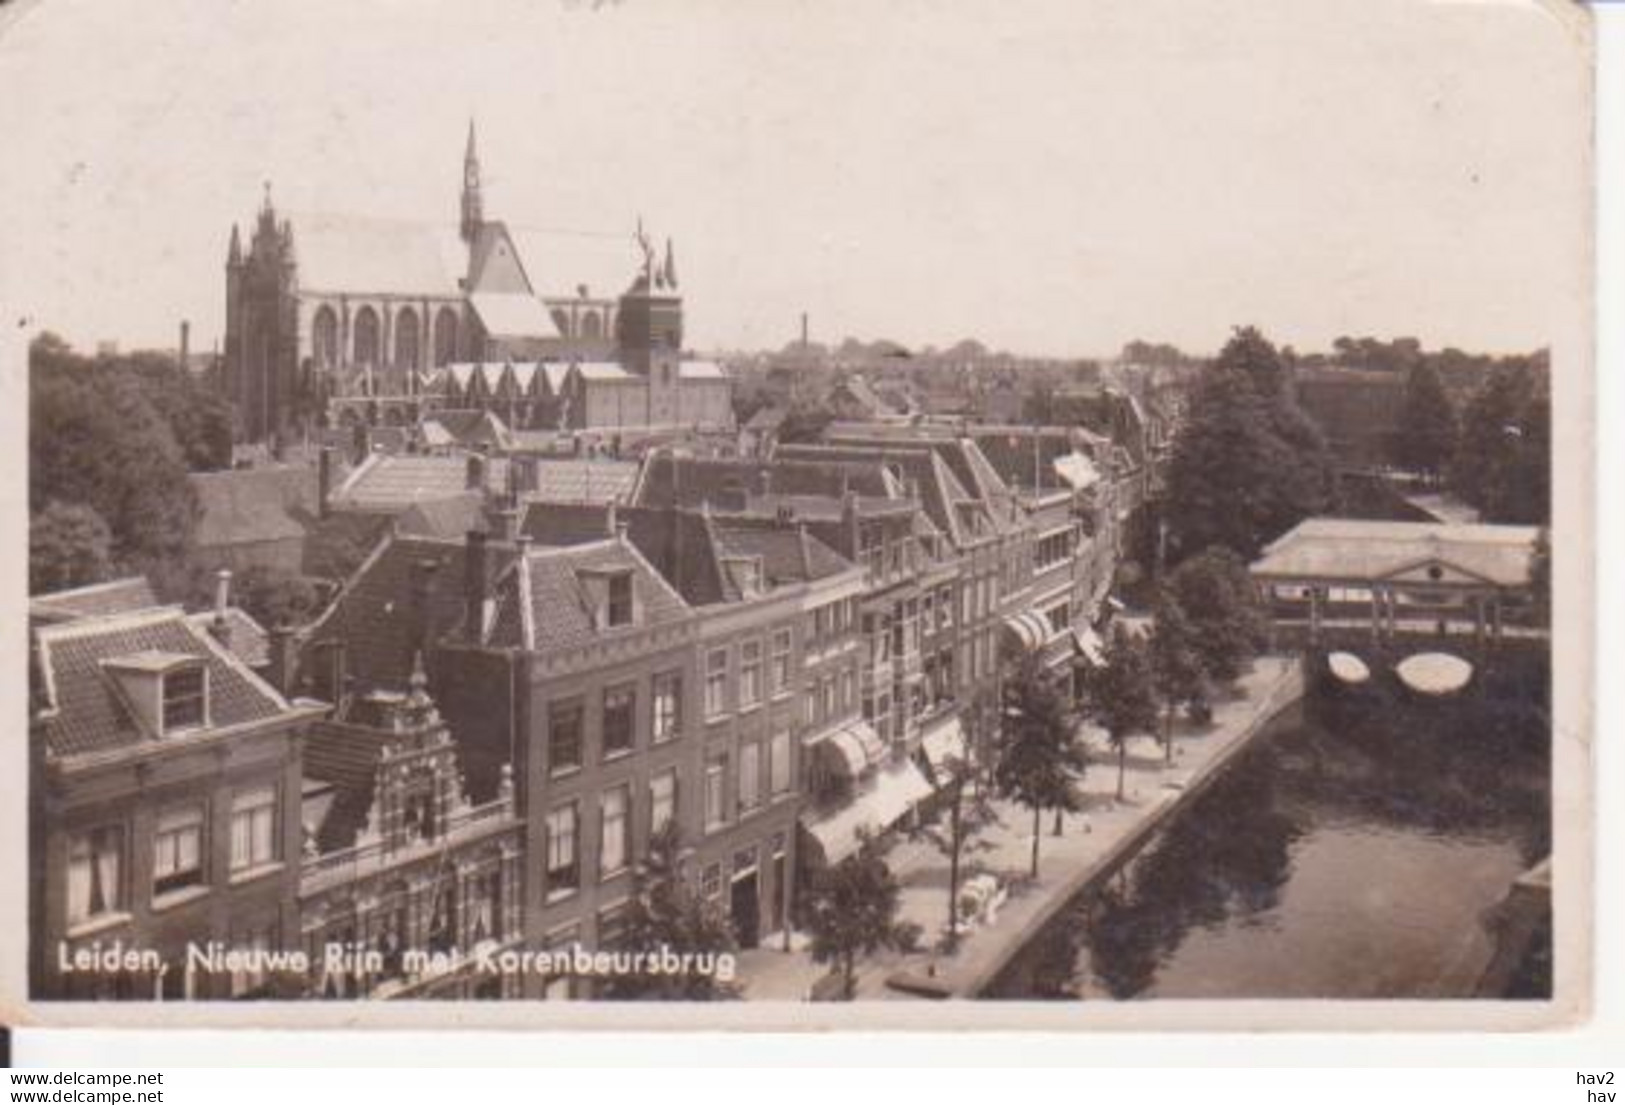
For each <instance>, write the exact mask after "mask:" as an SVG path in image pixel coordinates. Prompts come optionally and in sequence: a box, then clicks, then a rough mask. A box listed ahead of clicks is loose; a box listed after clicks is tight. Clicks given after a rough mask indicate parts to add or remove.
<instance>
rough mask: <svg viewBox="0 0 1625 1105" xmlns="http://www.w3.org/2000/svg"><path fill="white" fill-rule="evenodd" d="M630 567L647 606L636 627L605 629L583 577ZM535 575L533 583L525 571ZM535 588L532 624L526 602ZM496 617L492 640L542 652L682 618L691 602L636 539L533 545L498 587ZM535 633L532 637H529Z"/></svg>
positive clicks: (643, 605)
mask: <svg viewBox="0 0 1625 1105" xmlns="http://www.w3.org/2000/svg"><path fill="white" fill-rule="evenodd" d="M617 569H624V570H626V571H630V572H631V573H632V576H633V587H634V590H635V593H636V595H637V602H638V605H639V607H640V609H641V615H640V620H639V622H638V624H637V625H636V626H635V627H628V628H624V629H603V628H600V627H598V626H595V625H594V624H593V620H592V612H591V608H590V606H589V605H588V597H587V591H586V588H585V586H584V585H583V576H584V574H585V573H591V572H603V571H615V570H617ZM520 572H525V573H527V574H528V576H529V582H528V587H527V586H524V585H522V584H521V581H520V579H519V573H520ZM527 590H528V592H529V596H528V597H529V601H530V604H531V609H530V614H529V618H528V621H529V623H530V624H529V626H528V629H527V626H526V621H527V618H526V617H525V615H524V613H523V611H522V610H521V605H522V603H523V602H524V601H525V598H526V594H525V592H526V591H527ZM496 599H497V602H496V617H495V619H494V621H493V624H492V629H491V634H490V637H489V639H488V641H487V643H488V644H491V645H494V646H496V647H498V648H526V647H529V648H534V650H535V651H538V652H552V651H562V650H570V649H577V648H580V647H582V646H583V645H587V644H590V643H592V642H593V641H597V640H601V639H603V638H605V637H609V636H614V635H616V634H620V633H626V632H630V631H632V630H634V629H642V628H645V627H647V626H651V625H661V624H668V623H672V622H677V621H681V620H682V619H684V618H686V617H687V616H688V615H689V610H688V606H687V604H686V603H684V601H683V599H682V598H681V597H680V596H679V595H678V594H677V592H676V591H675V590H673V589H672V587H671V586H670V585H669V584H668V583H667V582H666V581H665V580H664V579H662V578H661V577H660V574H659V573H658V572H656V571H655V570H654V569H653V568H652V567H651V566H650V565H649V563H648V561H646V560H645V559H644V558H643V557H642V556H641V555H639V554H638V552H637V550H636V549H635V548H634V547H633V546H632V545H630V544H623V543H622V542H620V541H616V540H612V539H605V540H603V541H601V542H596V543H594V544H589V545H576V546H572V547H569V548H554V549H532V550H531V551H530V552H529V554H528V555H527V556H526V558H525V559H524V560H523V561H514V562H512V563H510V565H509V567H508V570H506V571H504V572H503V573H502V576H501V577H500V579H499V580H498V583H497V587H496ZM527 632H528V634H529V635H530V636H531V640H530V641H528V642H527V641H526V636H527Z"/></svg>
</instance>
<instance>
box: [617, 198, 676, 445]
mask: <svg viewBox="0 0 1625 1105" xmlns="http://www.w3.org/2000/svg"><path fill="white" fill-rule="evenodd" d="M638 245H639V246H640V247H641V248H642V250H643V269H642V271H641V272H640V273H639V274H638V277H637V279H636V280H634V281H633V282H632V286H631V287H630V288H628V289H627V290H626V293H625V294H624V295H622V296H621V303H620V310H619V311H618V312H617V313H616V316H615V341H616V345H617V346H618V347H619V351H620V358H621V364H623V365H624V366H625V367H626V369H627V370H628V371H629V372H632V373H634V374H636V375H638V376H641V377H643V379H644V382H645V386H646V389H647V390H646V394H647V395H648V404H649V405H648V424H649V425H651V426H678V425H681V424H682V422H683V410H682V404H681V401H680V395H681V388H682V383H681V379H682V364H681V362H682V356H683V298H682V296H681V295H680V294H678V291H677V262H676V258H675V255H674V251H673V249H672V244H671V241H670V240H669V239H668V240H667V242H666V256H665V259H664V260H663V261H657V260H656V259H655V251H654V247H653V246H652V245H651V244H650V243H649V239H648V238H647V237H646V236H645V235H644V233H643V227H642V225H641V224H640V225H639V226H638Z"/></svg>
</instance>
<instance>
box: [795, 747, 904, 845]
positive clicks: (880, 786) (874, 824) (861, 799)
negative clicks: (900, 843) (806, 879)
mask: <svg viewBox="0 0 1625 1105" xmlns="http://www.w3.org/2000/svg"><path fill="white" fill-rule="evenodd" d="M930 793H931V784H930V783H929V782H928V781H926V778H925V774H924V773H923V772H921V771H920V769H919V768H918V767H916V766H915V765H914V762H913V761H912V760H899V761H897V762H896V763H891V764H887V765H886V766H885V767H883V768H881V769H880V770H879V771H877V772H876V773H875V774H874V776H873V778H871V779H870V780H868V781H867V782H866V783H865V784H864V786H863V787H862V788H861V789H860V790H859V791H858V793H856V794H855V795H853V797H852V801H850V802H848V803H847V804H846V805H844V806H842V807H841V808H840V809H838V810H835V811H834V812H832V813H829V814H825V815H823V816H820V817H810V818H809V817H803V819H802V822H801V824H802V827H803V828H805V829H806V830H807V832H808V833H810V834H811V835H812V837H813V838H814V839H815V840H817V841H818V845H819V847H820V848H821V849H822V850H823V852H824V861H825V862H826V863H831V864H835V863H839V862H841V860H843V859H845V858H846V857H847V856H849V855H851V854H852V853H853V852H855V851H857V850H858V833H859V832H860V831H864V830H867V831H868V832H870V833H873V834H879V833H882V832H884V831H885V830H887V829H889V828H891V827H892V826H893V825H895V824H896V823H897V822H898V821H899V820H901V819H902V818H903V817H904V815H906V814H907V813H908V811H909V810H911V809H912V808H913V807H914V805H915V803H917V802H919V801H920V799H922V798H925V797H926V796H928V795H929V794H930Z"/></svg>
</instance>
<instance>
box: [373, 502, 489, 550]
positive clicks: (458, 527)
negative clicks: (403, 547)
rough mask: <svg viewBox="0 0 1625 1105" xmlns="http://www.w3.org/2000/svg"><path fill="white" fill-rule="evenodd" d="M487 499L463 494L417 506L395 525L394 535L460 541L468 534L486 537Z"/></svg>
mask: <svg viewBox="0 0 1625 1105" xmlns="http://www.w3.org/2000/svg"><path fill="white" fill-rule="evenodd" d="M489 528H490V527H489V525H488V524H487V522H486V517H485V496H484V495H483V494H481V493H480V492H478V491H464V492H462V493H461V494H457V495H451V496H448V497H447V498H444V499H426V500H424V501H423V502H421V503H414V504H412V506H411V507H409V508H408V509H407V510H406V512H405V513H404V514H402V515H401V516H400V517H399V518H398V519H397V520H396V522H395V532H396V533H399V534H401V535H402V536H403V537H440V538H447V539H450V540H456V541H461V540H462V539H463V536H464V535H465V534H467V533H468V531H469V530H478V531H479V532H480V533H485V532H486V531H487V530H488V529H489Z"/></svg>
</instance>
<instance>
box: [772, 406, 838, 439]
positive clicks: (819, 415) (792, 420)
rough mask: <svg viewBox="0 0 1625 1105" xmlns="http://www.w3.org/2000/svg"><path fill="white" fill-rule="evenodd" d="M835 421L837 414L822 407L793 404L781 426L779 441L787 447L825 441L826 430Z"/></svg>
mask: <svg viewBox="0 0 1625 1105" xmlns="http://www.w3.org/2000/svg"><path fill="white" fill-rule="evenodd" d="M833 421H835V412H834V411H832V410H830V409H829V408H828V407H824V406H822V405H818V406H814V405H809V404H805V403H795V404H792V405H791V407H790V409H789V411H787V412H786V413H785V416H784V422H783V423H781V424H780V426H779V440H780V441H781V442H783V443H784V444H786V445H809V444H814V443H816V442H818V441H821V440H823V436H824V430H825V428H826V427H828V426H829V424H830V423H831V422H833Z"/></svg>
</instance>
